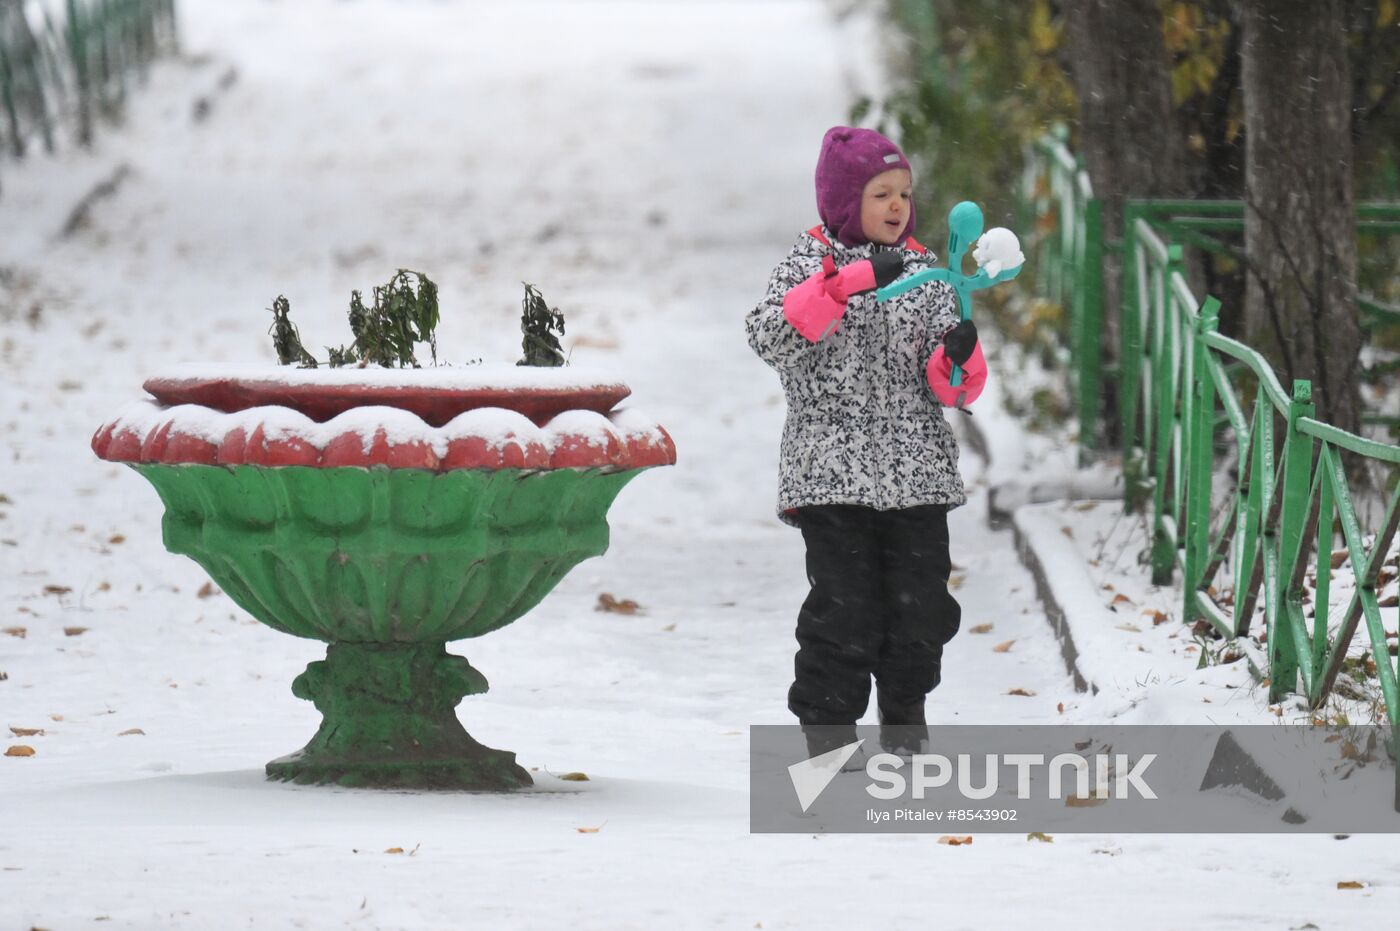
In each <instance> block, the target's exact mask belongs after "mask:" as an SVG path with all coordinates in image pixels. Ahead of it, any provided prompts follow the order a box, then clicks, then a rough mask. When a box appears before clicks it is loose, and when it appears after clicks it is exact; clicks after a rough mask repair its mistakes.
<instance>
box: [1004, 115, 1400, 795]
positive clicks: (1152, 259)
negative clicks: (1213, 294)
mask: <svg viewBox="0 0 1400 931" xmlns="http://www.w3.org/2000/svg"><path fill="white" fill-rule="evenodd" d="M1027 162H1028V164H1027V169H1026V186H1025V190H1026V198H1025V202H1026V205H1027V207H1028V210H1029V212H1030V213H1031V214H1032V217H1031V219H1033V221H1034V223H1035V227H1034V229H1035V235H1034V237H1033V239H1032V242H1031V248H1032V249H1033V250H1035V255H1036V259H1037V265H1038V268H1037V269H1036V271H1037V286H1038V289H1039V291H1040V294H1041V295H1042V296H1044V297H1045V298H1046V299H1048V300H1053V301H1058V302H1059V303H1060V304H1061V306H1063V307H1065V308H1066V309H1067V310H1068V312H1069V314H1070V353H1071V356H1072V358H1073V359H1074V362H1075V371H1074V373H1073V382H1074V385H1075V390H1076V397H1077V399H1078V401H1079V405H1078V408H1079V416H1080V417H1081V419H1083V418H1086V417H1092V416H1094V415H1095V414H1096V409H1097V401H1098V396H1099V394H1100V391H1101V383H1100V381H1099V380H1100V379H1102V378H1104V377H1116V378H1117V379H1118V389H1119V391H1118V398H1119V410H1118V416H1119V417H1120V427H1121V436H1122V437H1123V446H1124V457H1123V469H1124V479H1125V482H1124V484H1125V489H1126V495H1127V497H1128V502H1127V504H1128V506H1129V507H1132V506H1134V505H1136V504H1137V503H1139V502H1141V503H1146V502H1147V501H1148V500H1150V507H1151V522H1152V549H1151V564H1152V575H1153V581H1154V582H1155V583H1157V584H1163V585H1165V584H1170V582H1171V580H1172V576H1173V574H1174V572H1175V571H1176V570H1177V569H1180V571H1181V573H1182V582H1183V595H1182V599H1183V601H1182V618H1183V620H1184V621H1185V622H1186V623H1188V624H1189V623H1194V622H1196V621H1198V620H1205V621H1207V622H1208V623H1209V624H1210V626H1211V627H1213V628H1214V629H1215V630H1216V631H1218V632H1219V633H1220V634H1221V635H1222V636H1223V637H1225V638H1227V640H1228V641H1229V642H1230V643H1231V645H1232V646H1233V647H1234V648H1236V649H1237V650H1238V652H1240V653H1241V654H1242V655H1243V656H1244V657H1245V658H1246V660H1247V661H1248V663H1249V666H1250V668H1251V670H1252V672H1253V673H1254V675H1255V676H1256V677H1258V678H1260V679H1264V680H1266V681H1267V682H1268V685H1269V698H1270V701H1279V700H1281V699H1282V698H1283V697H1284V696H1285V695H1287V694H1289V693H1292V692H1301V693H1302V694H1303V695H1305V696H1306V699H1307V702H1308V704H1309V706H1310V707H1312V708H1314V709H1317V708H1320V707H1321V706H1322V705H1323V704H1324V703H1325V702H1326V700H1327V698H1328V696H1329V695H1330V694H1331V692H1332V691H1333V689H1334V687H1335V685H1336V683H1337V681H1338V677H1339V675H1340V674H1341V673H1342V671H1343V669H1344V667H1346V666H1347V665H1348V657H1349V654H1350V653H1354V652H1355V651H1356V649H1364V651H1365V652H1366V653H1369V655H1370V658H1371V660H1372V661H1373V662H1374V669H1373V670H1372V669H1371V667H1370V666H1369V665H1364V664H1363V665H1359V666H1358V667H1356V668H1352V669H1351V670H1350V671H1351V672H1353V673H1354V674H1357V675H1359V676H1361V677H1364V678H1366V679H1368V680H1370V679H1374V681H1375V683H1376V685H1378V687H1379V692H1380V701H1381V702H1382V703H1383V704H1384V715H1385V718H1386V720H1387V721H1388V722H1389V723H1390V725H1391V726H1392V727H1396V726H1400V686H1397V669H1396V665H1395V661H1394V659H1393V658H1392V655H1391V642H1390V639H1389V638H1387V636H1386V630H1385V627H1384V624H1383V622H1382V617H1381V607H1380V605H1379V604H1378V592H1377V589H1378V587H1380V588H1383V587H1384V584H1385V583H1386V582H1387V581H1388V580H1390V579H1393V578H1395V577H1396V576H1397V574H1400V567H1395V566H1387V565H1386V564H1385V560H1386V558H1387V554H1388V553H1389V551H1390V548H1391V546H1392V544H1393V543H1394V541H1395V536H1396V532H1397V526H1400V482H1397V479H1400V472H1397V469H1396V467H1397V466H1400V446H1391V445H1387V444H1384V443H1378V442H1375V441H1372V440H1368V439H1365V438H1363V437H1360V436H1357V435H1355V434H1352V433H1348V432H1346V431H1343V430H1340V429H1338V428H1336V427H1334V426H1332V425H1330V424H1326V423H1323V422H1321V421H1319V420H1317V419H1316V417H1315V411H1314V408H1313V404H1312V388H1311V384H1310V383H1309V382H1307V381H1304V380H1298V381H1295V382H1294V384H1293V385H1292V391H1291V392H1286V391H1285V390H1284V389H1283V387H1282V385H1280V383H1279V380H1278V377H1277V375H1276V374H1275V373H1274V371H1273V369H1272V367H1271V366H1270V365H1269V363H1268V361H1267V360H1266V359H1265V358H1264V357H1263V356H1262V355H1261V354H1260V353H1259V352H1257V351H1256V350H1254V349H1252V348H1250V347H1249V346H1246V345H1245V344H1243V343H1241V342H1239V341H1237V340H1234V339H1231V338H1229V337H1226V336H1223V335H1221V334H1220V333H1219V309H1220V303H1219V301H1217V300H1216V299H1215V298H1210V297H1208V298H1206V299H1205V300H1204V301H1200V300H1198V298H1197V297H1196V295H1195V294H1194V293H1193V292H1192V288H1191V286H1190V283H1189V281H1188V279H1187V277H1186V270H1185V261H1184V255H1183V247H1184V246H1189V247H1192V248H1201V249H1205V250H1207V251H1211V252H1216V253H1223V254H1229V255H1232V256H1234V257H1236V258H1239V257H1240V256H1239V250H1240V246H1239V245H1238V244H1236V243H1233V242H1230V241H1229V240H1228V238H1226V237H1228V236H1232V235H1236V234H1239V233H1241V232H1242V230H1243V223H1244V214H1243V207H1242V205H1240V204H1238V203H1233V202H1219V201H1157V202H1153V201H1130V202H1129V203H1128V204H1127V205H1126V208H1125V211H1124V223H1125V226H1124V235H1123V242H1122V244H1121V246H1118V245H1117V244H1115V245H1114V246H1110V247H1105V246H1104V245H1103V244H1102V243H1101V242H1100V243H1098V244H1094V243H1089V242H1084V241H1081V239H1080V237H1081V236H1086V235H1088V233H1089V232H1090V231H1093V232H1094V233H1096V234H1098V235H1099V236H1100V239H1101V232H1102V227H1101V226H1100V225H1099V223H1098V220H1099V219H1100V215H1099V214H1098V213H1097V204H1096V203H1095V201H1094V198H1093V196H1092V189H1091V187H1090V186H1089V184H1088V180H1087V178H1082V174H1083V171H1082V168H1081V167H1080V166H1079V165H1078V164H1077V163H1076V162H1075V160H1074V158H1073V156H1072V155H1071V154H1070V153H1069V151H1068V149H1067V148H1065V146H1064V143H1063V140H1062V139H1061V138H1055V137H1049V138H1046V139H1043V140H1042V141H1041V142H1039V143H1038V144H1037V145H1036V146H1034V147H1032V148H1031V149H1030V151H1029V152H1028V158H1027ZM1357 229H1358V233H1360V234H1367V233H1379V234H1394V233H1397V232H1400V205H1390V204H1369V205H1362V206H1361V207H1359V208H1358V211H1357ZM1105 248H1115V249H1121V253H1120V254H1121V255H1122V262H1121V272H1122V276H1123V278H1122V285H1123V287H1122V299H1123V305H1122V316H1121V319H1120V321H1119V323H1120V326H1119V330H1120V334H1121V350H1120V358H1119V360H1118V363H1117V366H1116V371H1114V370H1112V369H1107V368H1105V367H1101V366H1100V365H1099V353H1098V343H1097V337H1098V330H1099V328H1100V327H1101V324H1102V306H1101V301H1102V290H1101V284H1102V277H1101V276H1102V270H1101V269H1102V265H1101V263H1102V258H1103V254H1104V249H1105ZM1358 303H1359V308H1360V311H1361V313H1362V320H1363V326H1364V327H1365V328H1366V329H1367V331H1368V332H1372V333H1374V332H1376V331H1378V330H1379V329H1381V328H1383V327H1389V326H1393V325H1395V324H1396V323H1397V322H1400V314H1397V308H1395V307H1393V306H1389V305H1388V304H1387V303H1386V302H1384V301H1381V300H1378V299H1376V298H1374V297H1369V296H1363V297H1362V298H1361V300H1360V301H1359V302H1358ZM1082 363H1090V364H1089V365H1082ZM1396 367H1397V366H1395V365H1393V364H1391V365H1389V366H1377V367H1376V369H1377V370H1379V369H1386V370H1389V369H1390V368H1396ZM1385 420H1386V418H1380V417H1374V416H1366V417H1363V422H1370V423H1374V422H1379V421H1385ZM1080 435H1081V436H1083V437H1093V436H1095V435H1096V432H1095V431H1094V430H1093V429H1090V428H1086V427H1085V426H1084V424H1083V423H1082V422H1081V427H1080ZM1344 464H1345V465H1350V466H1352V467H1353V472H1355V471H1357V470H1359V469H1360V468H1361V467H1364V466H1368V465H1369V466H1370V467H1373V468H1377V469H1379V470H1380V471H1382V472H1384V473H1386V474H1387V475H1388V480H1387V481H1386V482H1385V483H1384V485H1385V487H1386V488H1390V489H1393V490H1391V491H1389V492H1388V493H1387V494H1385V495H1384V502H1385V507H1384V510H1383V517H1381V519H1380V520H1379V523H1376V522H1374V521H1371V522H1370V523H1371V526H1363V519H1362V518H1361V517H1360V516H1359V515H1358V510H1359V509H1358V506H1357V501H1358V498H1357V496H1356V495H1355V494H1354V493H1353V490H1352V489H1351V487H1350V486H1349V484H1348V478H1347V476H1348V469H1347V468H1346V467H1345V465H1344ZM1367 500H1368V503H1370V502H1369V498H1368V499H1367ZM1338 539H1339V540H1340V542H1341V544H1342V546H1343V548H1344V549H1343V553H1344V556H1345V559H1343V560H1340V561H1339V560H1337V559H1334V558H1333V552H1334V551H1333V544H1334V542H1335V541H1337V540H1338ZM1334 564H1335V565H1334ZM1334 572H1337V573H1340V575H1339V576H1338V578H1340V579H1342V580H1344V581H1343V582H1340V583H1339V582H1337V581H1336V580H1334V578H1333V574H1334ZM1310 578H1311V579H1313V580H1315V581H1313V584H1312V586H1311V591H1309V586H1308V585H1306V584H1305V583H1306V582H1307V581H1308V580H1309V579H1310ZM1346 580H1349V581H1350V582H1351V584H1352V592H1351V594H1349V595H1348V596H1346V597H1345V599H1343V601H1344V602H1345V604H1344V605H1343V604H1341V603H1340V602H1339V604H1338V606H1337V609H1338V610H1337V611H1334V610H1332V604H1331V592H1332V589H1333V588H1334V587H1335V586H1337V585H1340V584H1344V583H1345V581H1346ZM1310 612H1311V617H1309V613H1310ZM1338 612H1340V613H1338ZM1363 620H1364V622H1365V627H1366V631H1365V641H1364V642H1362V641H1358V626H1359V625H1360V624H1361V622H1362V621H1363ZM1258 642H1262V643H1263V644H1265V645H1266V646H1265V648H1264V649H1262V650H1261V649H1260V648H1259V647H1257V646H1256V645H1255V644H1256V643H1258ZM1351 662H1352V663H1353V664H1355V663H1356V662H1357V658H1356V657H1354V656H1353V657H1352V659H1351ZM1396 799H1397V806H1400V778H1398V779H1397V796H1396Z"/></svg>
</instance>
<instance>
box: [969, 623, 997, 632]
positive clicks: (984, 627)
mask: <svg viewBox="0 0 1400 931" xmlns="http://www.w3.org/2000/svg"><path fill="white" fill-rule="evenodd" d="M991 630H992V625H991V624H978V625H977V626H976V627H969V628H968V630H967V632H968V633H970V634H986V633H991Z"/></svg>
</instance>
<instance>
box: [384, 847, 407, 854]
mask: <svg viewBox="0 0 1400 931" xmlns="http://www.w3.org/2000/svg"><path fill="white" fill-rule="evenodd" d="M384 852H385V853H403V848H402V847H390V848H388V849H387V850H385V851H384Z"/></svg>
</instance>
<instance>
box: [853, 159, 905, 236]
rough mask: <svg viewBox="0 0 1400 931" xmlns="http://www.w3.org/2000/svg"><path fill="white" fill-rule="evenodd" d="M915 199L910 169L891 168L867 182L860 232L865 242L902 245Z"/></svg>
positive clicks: (861, 200)
mask: <svg viewBox="0 0 1400 931" xmlns="http://www.w3.org/2000/svg"><path fill="white" fill-rule="evenodd" d="M913 197H914V179H913V177H912V176H911V175H910V174H909V169H907V168H891V169H890V170H889V171H882V172H880V173H879V174H878V175H876V176H875V177H873V178H871V179H870V180H869V181H867V182H866V183H865V190H864V191H863V192H862V193H861V197H860V229H861V232H862V233H864V234H865V238H866V239H868V240H870V241H871V242H875V243H879V244H881V245H883V246H892V245H894V244H895V243H897V242H899V234H900V233H902V232H904V227H905V225H906V224H908V222H909V205H910V203H911V202H912V199H913Z"/></svg>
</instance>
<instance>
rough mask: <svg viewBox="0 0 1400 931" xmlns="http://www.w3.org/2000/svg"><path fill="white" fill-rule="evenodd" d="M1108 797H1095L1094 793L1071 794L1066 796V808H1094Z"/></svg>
mask: <svg viewBox="0 0 1400 931" xmlns="http://www.w3.org/2000/svg"><path fill="white" fill-rule="evenodd" d="M1106 801H1108V799H1104V798H1094V797H1093V796H1092V795H1089V796H1085V795H1070V796H1066V798H1065V807H1066V808H1093V807H1094V806H1095V805H1102V804H1103V803H1104V802H1106Z"/></svg>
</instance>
